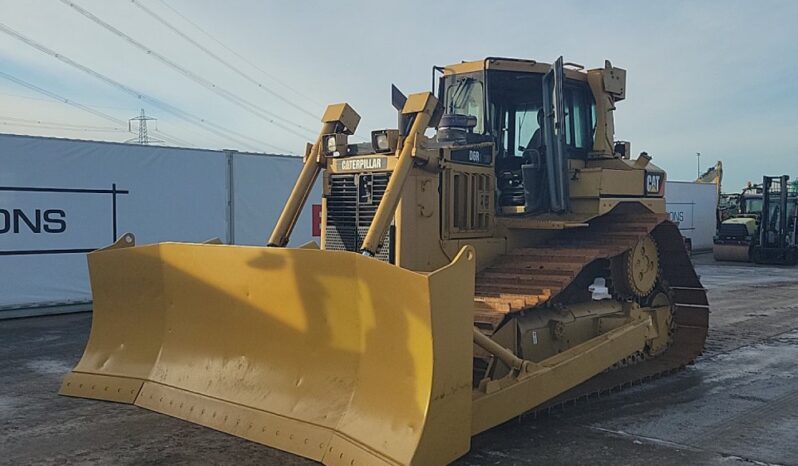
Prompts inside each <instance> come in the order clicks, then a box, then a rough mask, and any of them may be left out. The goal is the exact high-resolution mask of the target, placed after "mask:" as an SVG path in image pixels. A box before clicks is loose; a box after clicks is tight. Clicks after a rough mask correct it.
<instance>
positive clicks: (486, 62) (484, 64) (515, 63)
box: [443, 57, 587, 81]
mask: <svg viewBox="0 0 798 466" xmlns="http://www.w3.org/2000/svg"><path fill="white" fill-rule="evenodd" d="M550 68H551V64H549V63H542V62H538V61H535V60H531V59H521V58H506V57H486V58H484V59H482V60H474V61H463V62H460V63H456V64H454V65H447V66H444V67H443V74H444V76H450V75H454V74H463V73H473V72H476V71H482V70H483V69H490V70H502V71H520V72H526V73H540V74H543V73H546V72H548V71H549V69H550ZM565 75H566V77H568V78H570V79H578V80H581V81H585V80H587V71H586V70H585V67H584V66H582V65H577V64H575V63H566V64H565Z"/></svg>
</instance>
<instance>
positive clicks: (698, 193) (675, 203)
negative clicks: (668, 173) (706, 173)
mask: <svg viewBox="0 0 798 466" xmlns="http://www.w3.org/2000/svg"><path fill="white" fill-rule="evenodd" d="M665 204H666V209H667V210H668V216H669V218H670V219H671V221H673V222H674V223H676V224H678V225H679V230H680V231H681V232H682V235H683V236H684V237H686V238H690V242H691V243H692V246H693V250H696V251H700V250H708V249H712V239H713V237H714V236H715V230H716V228H717V225H716V218H717V208H718V192H717V186H716V185H714V184H709V183H696V182H692V181H667V182H666V183H665Z"/></svg>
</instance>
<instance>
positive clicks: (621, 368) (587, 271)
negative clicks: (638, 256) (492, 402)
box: [474, 214, 709, 408]
mask: <svg viewBox="0 0 798 466" xmlns="http://www.w3.org/2000/svg"><path fill="white" fill-rule="evenodd" d="M647 234H651V235H652V237H653V238H654V240H655V241H656V242H657V246H658V249H659V253H660V267H661V275H660V279H659V282H660V283H659V286H660V289H664V290H665V291H666V292H668V294H669V295H670V298H671V301H672V303H673V330H672V339H671V344H670V345H669V347H668V349H667V350H665V351H664V352H662V353H660V354H659V355H657V356H655V357H648V358H646V357H642V358H640V357H633V358H630V359H629V360H628V361H621V362H620V363H621V364H618V365H616V366H618V367H617V368H613V369H611V370H608V371H606V372H604V373H602V374H600V375H598V376H596V377H594V378H592V379H591V380H589V381H587V382H585V383H583V384H581V385H579V386H577V387H575V388H573V389H572V390H570V391H568V392H566V393H564V394H562V395H560V396H559V397H557V398H555V399H553V400H551V401H550V402H549V403H546V405H544V406H542V408H545V407H550V406H552V405H556V404H562V403H567V402H570V401H573V400H576V399H580V398H585V397H589V396H594V395H597V394H601V393H603V392H608V391H614V390H617V389H620V388H623V387H625V386H629V385H633V384H636V383H640V382H643V381H646V380H648V379H651V378H656V377H658V376H661V375H665V374H668V373H671V372H673V371H676V370H679V369H681V368H683V367H684V366H686V365H688V364H690V363H692V362H693V360H694V359H695V358H696V357H697V356H699V355H700V354H701V352H702V351H703V349H704V341H705V340H706V336H707V328H708V323H709V304H708V301H707V297H706V291H705V290H704V288H703V287H702V286H701V282H700V280H699V278H698V276H697V274H696V273H695V270H694V268H693V265H692V263H691V262H690V258H689V256H688V255H687V252H686V250H685V247H684V244H683V242H682V237H681V235H680V233H679V230H678V228H677V227H676V225H675V224H673V223H671V222H669V221H666V220H665V216H664V215H654V214H648V215H639V214H609V215H605V216H603V217H600V218H598V219H596V220H594V221H593V222H591V223H590V225H589V226H588V227H586V228H579V229H574V230H568V231H566V232H565V233H564V234H562V235H559V236H557V237H556V238H555V239H553V240H551V241H549V242H547V243H545V244H543V245H541V246H539V247H535V248H524V249H519V250H516V251H513V253H512V254H509V255H506V256H503V257H501V258H499V260H497V262H496V263H495V264H494V265H493V266H491V267H489V268H487V269H485V270H484V271H482V272H480V273H479V274H478V275H477V278H476V294H475V311H474V324H475V325H476V326H477V327H478V328H480V329H481V330H482V331H483V332H484V333H486V334H492V333H493V331H495V330H496V329H498V328H499V327H500V326H501V325H502V324H503V323H504V322H505V321H507V320H510V319H512V316H513V314H515V313H517V312H521V311H523V312H534V309H535V308H536V307H542V306H546V305H548V304H553V303H556V302H557V301H558V300H559V299H564V298H565V296H567V295H568V294H569V293H571V294H572V293H573V291H574V290H572V289H569V286H571V285H574V286H572V288H574V287H575V286H576V285H577V284H579V286H582V285H585V283H590V282H592V275H591V273H592V272H591V270H595V269H594V268H593V266H594V264H597V261H604V265H601V263H599V264H597V265H601V266H603V267H605V268H606V264H609V261H610V260H612V259H613V258H617V257H618V256H620V255H622V254H624V253H625V252H626V251H628V250H630V249H631V248H632V247H633V246H634V245H635V244H636V243H637V241H638V240H639V239H640V238H641V237H643V236H645V235H647ZM586 279H587V280H586ZM585 287H586V286H585Z"/></svg>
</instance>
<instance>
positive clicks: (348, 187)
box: [324, 173, 393, 261]
mask: <svg viewBox="0 0 798 466" xmlns="http://www.w3.org/2000/svg"><path fill="white" fill-rule="evenodd" d="M390 175H391V174H390V173H354V174H348V173H347V174H331V175H330V193H329V194H328V196H327V228H326V231H325V246H324V247H325V249H330V250H345V251H360V247H361V245H362V244H363V239H364V238H365V237H366V233H368V229H369V226H371V221H372V220H373V219H374V215H375V214H376V213H377V207H378V206H379V204H380V200H382V196H383V195H384V194H385V188H386V187H387V186H388V179H389V178H390ZM392 232H393V228H391V231H390V232H389V234H388V238H387V240H383V242H382V244H381V245H380V248H379V251H377V258H378V259H380V260H383V261H392V260H391V259H392V256H393V254H392V248H393V234H392Z"/></svg>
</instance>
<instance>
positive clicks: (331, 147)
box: [324, 134, 337, 154]
mask: <svg viewBox="0 0 798 466" xmlns="http://www.w3.org/2000/svg"><path fill="white" fill-rule="evenodd" d="M324 147H326V148H327V153H328V154H332V153H333V152H335V148H336V147H337V144H336V142H335V135H334V134H331V135H329V136H327V142H326V143H325V144H324Z"/></svg>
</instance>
